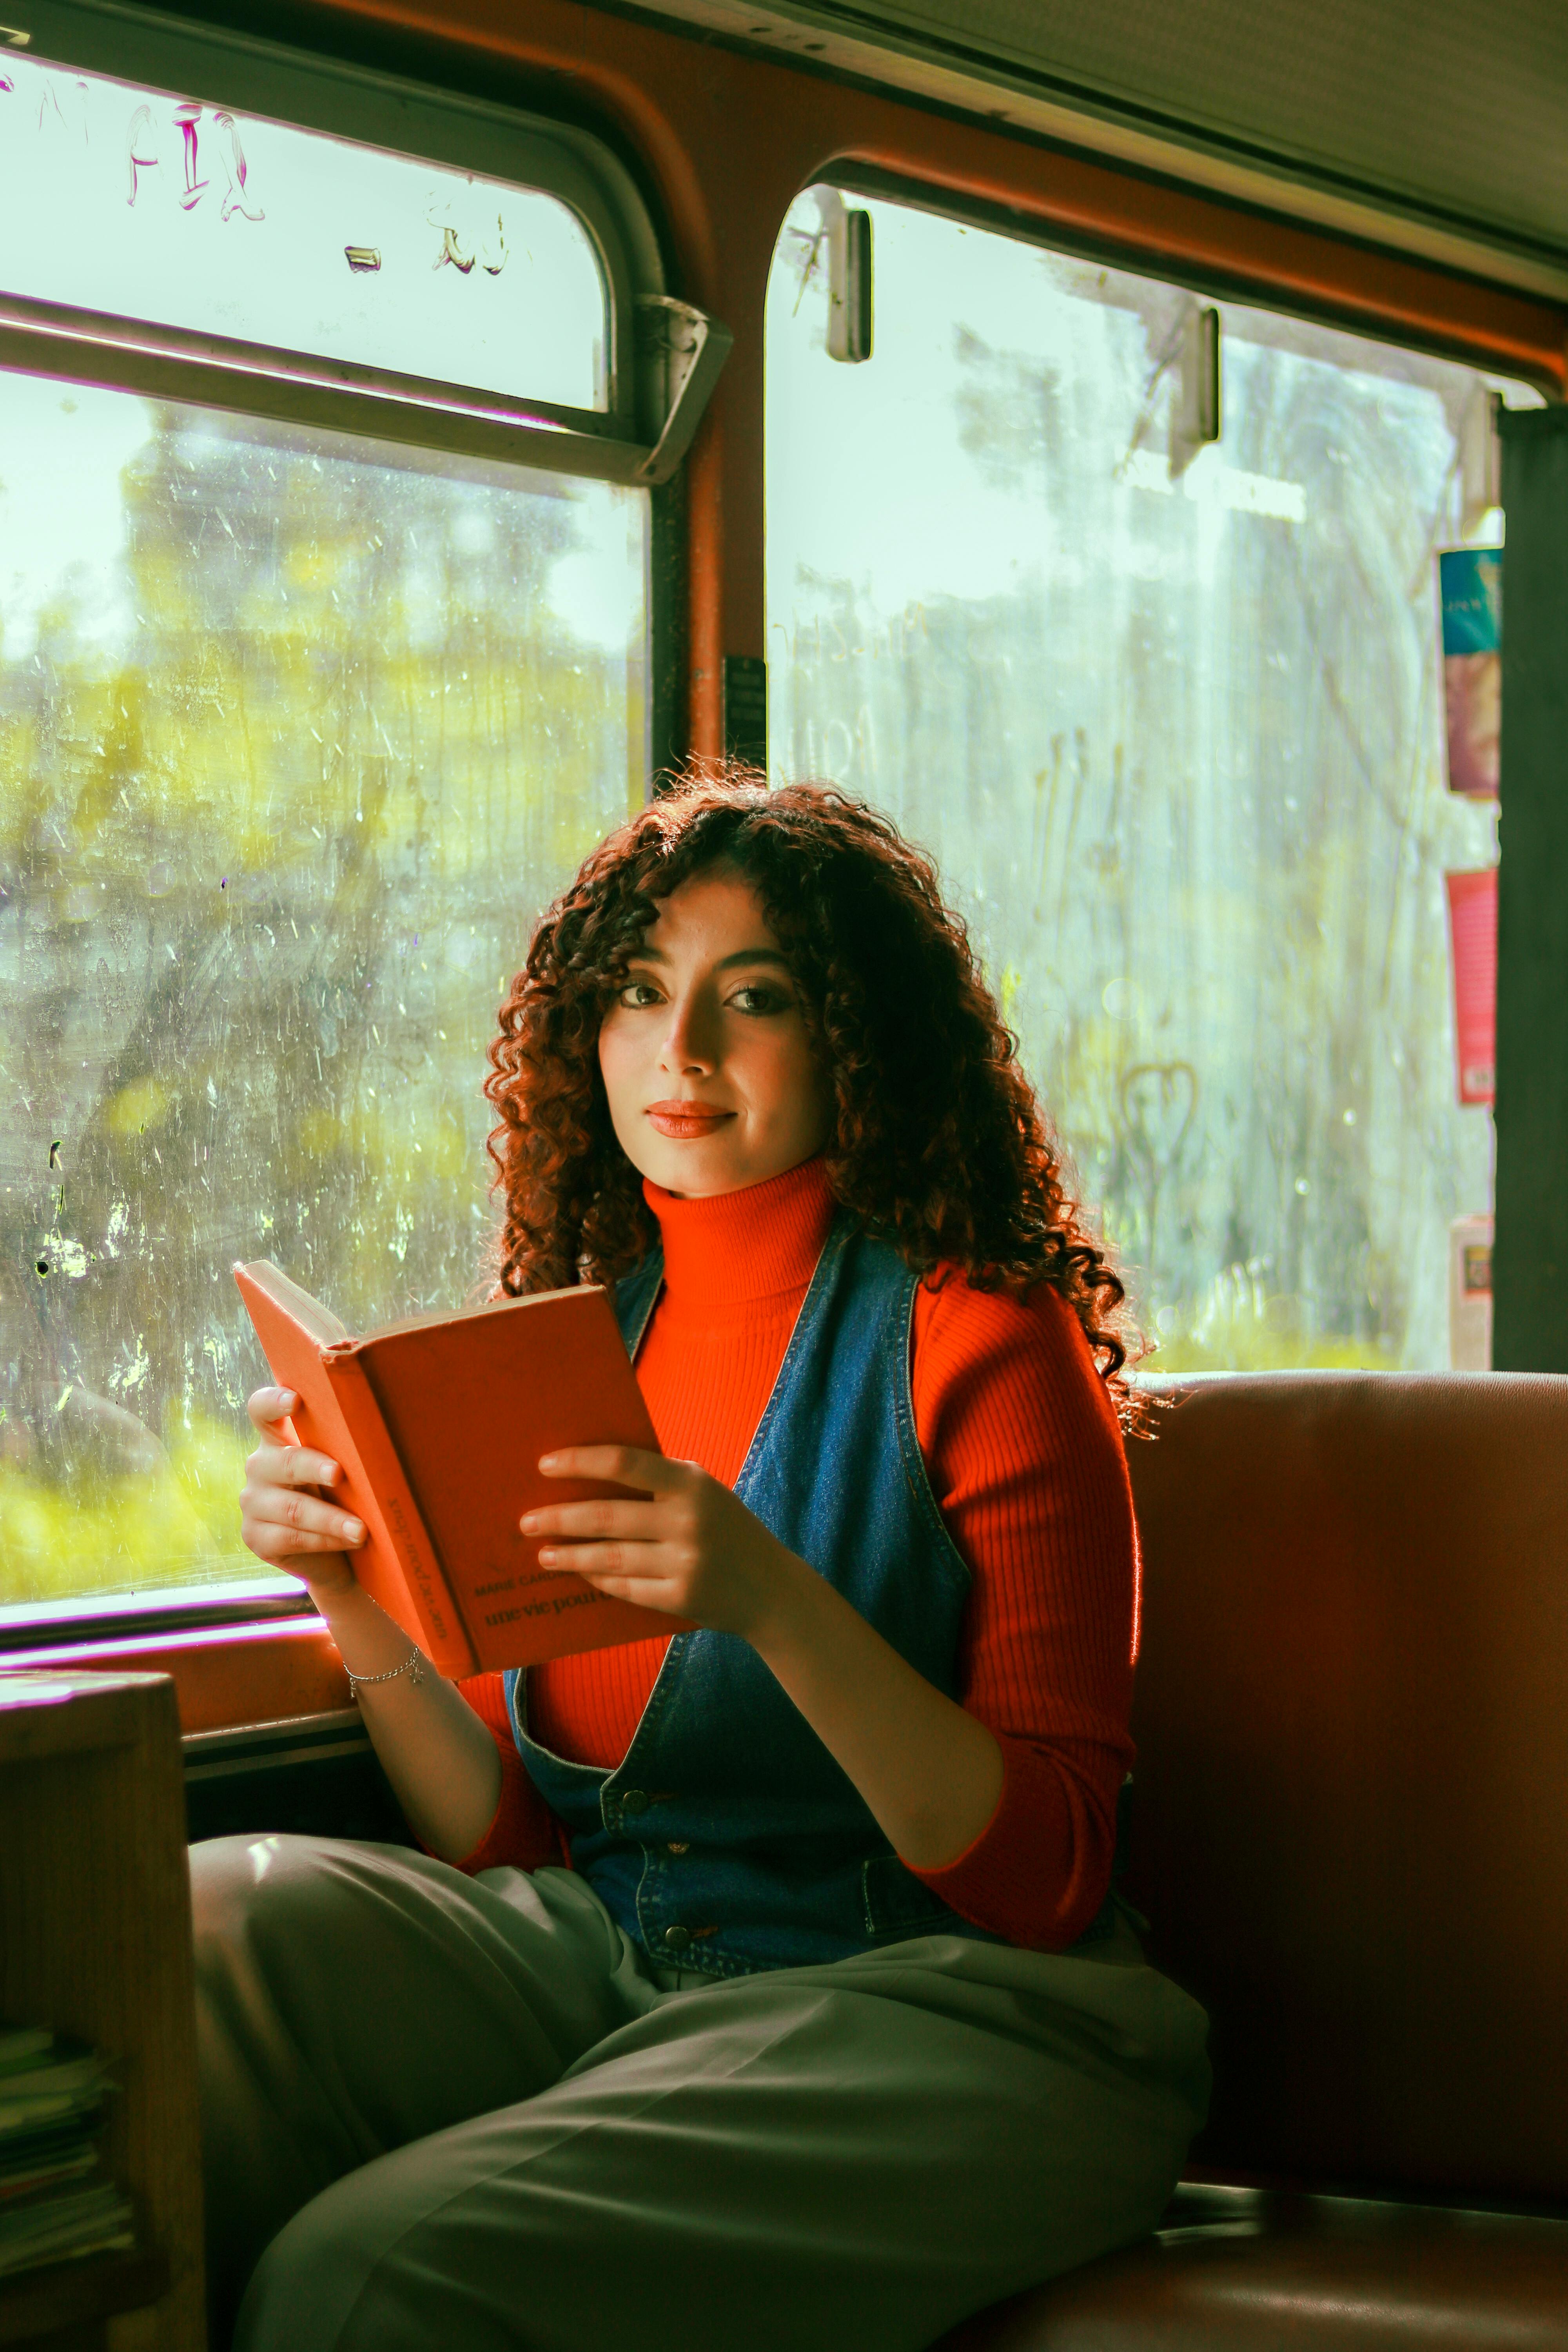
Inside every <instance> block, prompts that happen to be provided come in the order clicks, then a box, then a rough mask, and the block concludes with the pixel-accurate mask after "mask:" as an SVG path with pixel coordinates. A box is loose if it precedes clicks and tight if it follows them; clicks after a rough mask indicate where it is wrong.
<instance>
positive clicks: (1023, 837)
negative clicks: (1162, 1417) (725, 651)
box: [767, 196, 1533, 1370]
mask: <svg viewBox="0 0 1568 2352" xmlns="http://www.w3.org/2000/svg"><path fill="white" fill-rule="evenodd" d="M857 201H860V200H859V199H857ZM869 209H870V211H871V212H872V214H873V216H874V222H875V251H876V256H877V278H876V344H875V351H876V356H875V358H874V359H873V361H872V362H871V363H870V364H869V365H868V366H866V367H859V368H844V367H835V366H833V365H832V364H830V363H829V362H828V361H827V359H826V353H825V351H824V327H825V322H826V301H827V289H826V272H825V271H824V269H823V268H822V266H821V247H822V236H821V226H822V209H821V206H820V205H818V204H817V203H816V201H815V199H813V198H812V197H810V196H807V197H805V198H804V199H802V201H801V203H800V204H799V205H797V206H796V208H795V211H794V212H793V213H792V215H791V216H790V219H789V221H788V223H787V225H786V226H785V229H784V235H783V236H782V238H781V241H780V245H779V248H778V251H777V253H776V255H775V257H774V263H773V277H772V281H771V285H770V289H769V298H768V317H767V337H768V342H767V415H768V447H767V463H768V512H767V524H768V541H767V560H768V615H769V626H768V654H769V664H770V688H771V691H770V698H769V700H770V711H771V764H772V767H773V772H774V774H775V777H785V776H806V775H816V776H821V777H827V778H831V779H833V780H834V781H836V782H840V783H843V784H844V785H846V786H847V787H848V788H850V789H852V790H854V791H856V792H858V793H864V794H866V795H867V796H868V798H869V799H871V800H872V801H874V802H875V803H878V804H879V805H880V806H881V807H883V808H885V809H886V810H887V811H889V814H892V815H893V816H894V817H895V818H896V819H897V820H898V822H899V823H900V824H901V825H902V826H903V827H904V828H905V829H906V830H907V831H908V832H909V833H910V835H912V836H913V837H914V838H915V839H917V840H918V841H921V842H922V843H924V844H926V845H929V846H930V847H931V849H932V850H933V851H934V852H935V854H936V856H937V857H938V859H939V861H940V863H941V866H942V873H943V876H944V878H945V881H946V883H947V885H948V887H949V888H950V889H951V891H952V893H953V895H954V896H955V898H957V900H958V901H959V902H960V904H961V905H962V906H963V908H964V909H965V910H966V912H967V913H968V915H969V917H970V919H971V920H972V922H973V929H974V933H975V936H976V939H977V940H978V941H979V943H980V944H981V946H982V948H983V950H984V957H985V961H986V965H987V968H988V971H989V974H990V977H991V980H992V982H993V984H994V988H995V990H996V992H997V994H998V996H999V998H1000V1000H1001V1003H1002V1005H1003V1008H1004V1011H1005V1016H1006V1018H1007V1020H1008V1022H1009V1023H1010V1024H1011V1025H1012V1026H1013V1028H1014V1029H1015V1030H1016V1033H1017V1034H1018V1036H1019V1038H1020V1041H1021V1045H1022V1049H1023V1053H1024V1056H1025V1059H1026V1064H1027V1066H1028V1067H1029V1069H1030V1072H1031V1074H1032V1076H1034V1078H1035V1080H1036V1082H1037V1085H1038V1087H1039V1088H1040V1091H1041V1094H1042V1096H1043V1097H1044V1099H1045V1100H1046V1102H1047V1106H1048V1107H1049V1108H1050V1110H1051V1111H1052V1113H1053V1115H1054V1117H1055V1118H1056V1119H1057V1121H1058V1125H1059V1128H1060V1130H1061V1132H1062V1134H1063V1136H1064V1138H1065V1139H1066V1141H1067V1143H1068V1147H1069V1150H1070V1154H1071V1157H1072V1160H1073V1161H1074V1162H1075V1163H1076V1168H1077V1171H1078V1173H1079V1181H1081V1185H1082V1188H1083V1192H1084V1194H1085V1196H1086V1198H1087V1199H1088V1201H1089V1202H1090V1203H1092V1204H1094V1205H1095V1206H1097V1207H1098V1208H1099V1209H1100V1212H1101V1213H1103V1217H1104V1221H1105V1224H1106V1228H1107V1230H1108V1233H1109V1235H1110V1240H1111V1241H1112V1243H1113V1244H1114V1245H1115V1247H1116V1249H1117V1250H1118V1252H1119V1253H1120V1255H1121V1258H1122V1260H1123V1262H1124V1264H1125V1265H1126V1266H1127V1268H1128V1271H1129V1278H1130V1283H1131V1289H1132V1291H1133V1294H1134V1298H1135V1303H1136V1305H1137V1307H1138V1308H1139V1310H1140V1313H1141V1316H1142V1320H1143V1322H1144V1325H1145V1328H1147V1330H1148V1333H1149V1336H1150V1338H1151V1339H1153V1340H1155V1341H1156V1342H1157V1349H1156V1352H1155V1354H1154V1356H1153V1358H1152V1369H1155V1370H1179V1369H1184V1368H1187V1369H1201V1368H1235V1367H1244V1366H1289V1365H1307V1364H1329V1365H1331V1364H1340V1365H1370V1366H1408V1367H1437V1366H1441V1365H1445V1364H1447V1360H1448V1332H1447V1268H1448V1227H1449V1222H1450V1220H1451V1219H1453V1218H1454V1217H1456V1216H1458V1215H1461V1214H1464V1213H1470V1212H1476V1211H1484V1210H1486V1209H1487V1208H1488V1207H1489V1204H1490V1198H1491V1164H1490V1155H1491V1135H1490V1119H1489V1115H1488V1114H1487V1113H1486V1112H1485V1111H1484V1110H1478V1109H1461V1108H1459V1107H1458V1103H1457V1101H1456V1098H1455V1096H1456V1087H1455V1071H1454V1045H1453V1032H1452V1009H1451V1007H1452V992H1451V987H1450V981H1449V971H1448V959H1447V935H1446V928H1445V911H1444V891H1443V876H1444V873H1445V871H1446V870H1448V869H1455V868H1460V869H1462V868H1467V867H1474V866H1484V865H1487V864H1489V863H1490V862H1491V861H1492V860H1493V859H1494V858H1495V856H1496V854H1497V846H1496V822H1495V814H1494V813H1493V812H1492V811H1491V810H1490V809H1489V807H1487V806H1484V805H1478V804H1477V803H1466V802H1462V801H1458V800H1456V799H1455V798H1454V797H1453V796H1452V795H1450V794H1449V793H1447V791H1446V790H1445V788H1444V767H1443V753H1442V732H1441V730H1442V695H1441V682H1440V674H1439V667H1438V664H1439V649H1438V617H1437V607H1436V582H1435V564H1434V561H1433V558H1434V553H1435V551H1436V549H1438V548H1439V547H1441V546H1445V545H1449V544H1452V543H1454V542H1455V541H1457V540H1458V538H1459V537H1460V536H1461V533H1462V530H1464V528H1465V527H1466V526H1467V525H1468V526H1469V527H1471V528H1472V529H1474V528H1476V527H1477V526H1478V525H1479V528H1480V529H1481V530H1483V531H1484V530H1487V529H1489V530H1491V532H1492V534H1493V535H1494V536H1495V534H1496V530H1497V529H1498V528H1499V527H1500V518H1498V517H1496V516H1493V517H1492V518H1490V520H1489V523H1487V522H1484V521H1482V520H1481V519H1480V518H1478V517H1477V516H1476V515H1475V514H1473V513H1469V514H1467V513H1466V512H1465V511H1464V496H1463V488H1462V475H1463V467H1462V465H1461V448H1462V445H1463V444H1464V443H1465V441H1466V439H1467V437H1469V438H1470V439H1472V440H1473V438H1474V436H1475V432H1476V427H1477V425H1478V422H1479V423H1481V424H1483V425H1484V404H1485V402H1486V401H1487V399H1488V398H1489V381H1483V379H1481V378H1480V377H1479V376H1478V375H1476V374H1475V373H1472V372H1470V371H1469V370H1468V369H1466V368H1463V367H1459V366H1456V365H1451V364H1448V363H1446V362H1440V361H1436V360H1432V359H1428V358H1426V357H1423V356H1421V355H1419V354H1416V353H1413V352H1405V351H1401V350H1397V349H1394V348H1391V347H1389V346H1387V345H1384V344H1380V343H1376V342H1373V341H1365V340H1363V339H1361V338H1358V337H1353V336H1351V335H1347V334H1342V333H1337V332H1333V331H1330V330H1328V329H1326V328H1322V327H1318V326H1314V325H1309V324H1305V323H1302V322H1300V321H1297V320H1291V319H1289V318H1285V317H1281V316H1279V315H1277V314H1274V313H1271V312H1264V311H1259V310H1247V309H1244V308H1241V307H1238V306H1237V305H1235V304H1231V303H1222V304H1220V305H1219V310H1220V322H1221V343H1222V359H1223V404H1222V431H1221V437H1220V439H1219V441H1218V442H1217V443H1215V444H1213V445H1212V446H1198V445H1197V444H1196V443H1195V442H1189V441H1186V440H1184V437H1183V424H1184V420H1183V416H1182V414H1181V410H1180V404H1179V403H1180V382H1181V355H1182V352H1183V350H1184V346H1188V347H1190V345H1191V343H1192V341H1193V336H1192V330H1191V325H1190V321H1191V320H1192V315H1193V312H1194V307H1195V306H1194V299H1193V297H1192V296H1191V295H1189V294H1187V293H1185V292H1184V291H1182V290H1181V289H1176V288H1173V287H1168V286H1163V285H1160V284H1158V283H1155V282H1153V281H1152V280H1150V279H1148V278H1142V277H1138V276H1134V275H1131V274H1129V273H1127V272H1124V271H1119V270H1115V269H1109V268H1100V266H1098V265H1097V264H1095V265H1091V264H1086V263H1083V262H1079V261H1076V260H1071V259H1066V258H1063V257H1059V256H1057V255H1053V254H1050V253H1047V252H1043V251H1041V250H1039V249H1038V248H1037V247H1032V246H1028V245H1025V244H1023V243H1020V242H1018V241H1016V240H1014V239H1010V238H1006V237H1004V236H996V235H994V234H990V233H988V232H983V231H980V230H976V229H973V228H966V227H964V226H960V225H959V224H957V223H954V222H952V221H950V220H944V219H942V218H941V217H939V216H936V215H932V214H931V213H928V212H924V211H918V210H915V209H912V208H910V207H906V206H902V205H892V204H888V203H881V202H873V203H872V204H871V205H869ZM1507 396H1509V397H1517V398H1520V399H1529V398H1531V397H1533V395H1531V394H1527V393H1525V392H1523V391H1522V390H1521V389H1519V388H1514V389H1513V390H1511V391H1510V392H1509V393H1508V394H1507ZM1478 404H1481V409H1480V411H1479V409H1478ZM1173 412H1174V413H1173Z"/></svg>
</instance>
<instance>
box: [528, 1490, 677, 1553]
mask: <svg viewBox="0 0 1568 2352" xmlns="http://www.w3.org/2000/svg"><path fill="white" fill-rule="evenodd" d="M519 1524H520V1525H521V1528H522V1532H523V1534H524V1535H525V1536H573V1537H576V1538H581V1537H584V1536H630V1537H633V1538H637V1539H639V1540H640V1541H642V1542H644V1543H646V1542H647V1541H648V1540H649V1539H650V1538H652V1537H654V1536H655V1535H657V1534H658V1532H659V1524H658V1511H657V1508H656V1507H655V1506H654V1505H653V1504H651V1503H620V1502H616V1501H614V1500H612V1499H609V1498H607V1497H606V1498H605V1500H603V1501H601V1502H596V1503H552V1504H551V1505H550V1506H549V1507H548V1508H547V1509H544V1510H538V1511H525V1512H524V1513H523V1515H522V1518H521V1521H520V1523H519Z"/></svg>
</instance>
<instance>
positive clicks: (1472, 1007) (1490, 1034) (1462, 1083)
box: [1444, 866, 1497, 1103]
mask: <svg viewBox="0 0 1568 2352" xmlns="http://www.w3.org/2000/svg"><path fill="white" fill-rule="evenodd" d="M1444 880H1445V882H1446V883H1447V890H1448V933H1449V937H1450V939H1451V940H1452V942H1453V950H1454V1040H1455V1045H1456V1048H1457V1052H1458V1076H1459V1100H1460V1101H1461V1102H1462V1103H1489V1102H1490V1101H1491V1100H1492V1098H1493V1096H1494V1094H1495V1091H1496V1083H1495V1067H1494V1066H1495V1063H1496V1059H1497V867H1496V866H1483V867H1482V869H1481V871H1480V872H1479V874H1448V875H1445V877H1444Z"/></svg>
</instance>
